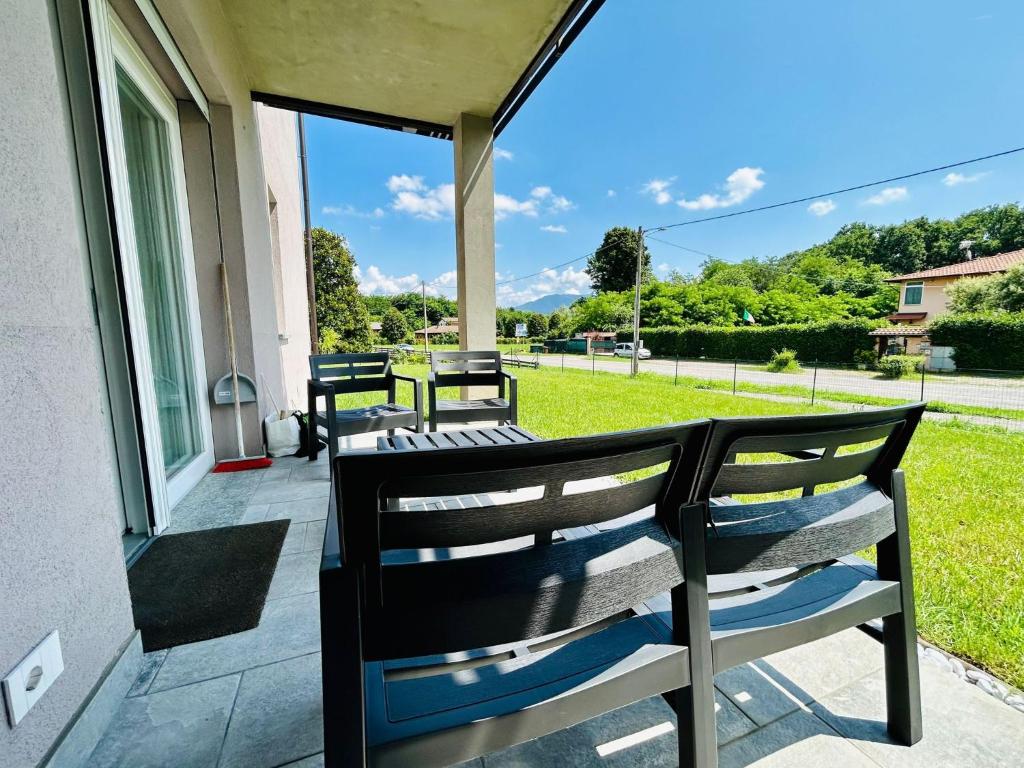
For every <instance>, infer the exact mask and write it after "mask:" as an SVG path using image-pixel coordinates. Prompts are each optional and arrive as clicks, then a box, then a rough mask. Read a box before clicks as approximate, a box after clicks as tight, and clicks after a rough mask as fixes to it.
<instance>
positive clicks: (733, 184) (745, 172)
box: [676, 166, 764, 211]
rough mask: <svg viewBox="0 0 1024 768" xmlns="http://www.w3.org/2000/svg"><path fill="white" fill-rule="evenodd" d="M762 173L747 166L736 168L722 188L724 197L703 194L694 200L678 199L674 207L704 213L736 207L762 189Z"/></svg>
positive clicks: (758, 169)
mask: <svg viewBox="0 0 1024 768" xmlns="http://www.w3.org/2000/svg"><path fill="white" fill-rule="evenodd" d="M763 173H764V169H763V168H751V167H749V166H744V167H743V168H737V169H736V170H735V171H733V172H732V173H730V174H729V175H728V176H727V177H726V179H725V184H724V186H723V189H724V191H725V194H724V195H720V194H717V193H716V194H709V193H705V194H703V195H700V196H699V197H698V198H697V199H695V200H687V199H685V198H679V199H678V200H676V205H678V206H679V207H680V208H685V209H686V210H688V211H704V210H709V209H711V208H728V207H730V206H733V205H738V204H739V203H742V202H743V201H744V200H746V199H747V198H748V197H750V196H751V195H752V194H754V193H755V192H757V191H758V190H759V189H761V188H762V187H764V181H763V180H762V179H761V174H763Z"/></svg>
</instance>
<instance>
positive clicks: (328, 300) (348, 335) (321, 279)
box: [312, 227, 370, 352]
mask: <svg viewBox="0 0 1024 768" xmlns="http://www.w3.org/2000/svg"><path fill="white" fill-rule="evenodd" d="M312 235H313V277H314V281H315V284H316V322H317V326H318V327H319V329H320V337H321V342H322V347H323V351H325V352H361V351H365V350H368V349H369V348H370V316H369V313H367V311H366V305H365V304H364V303H363V301H362V297H361V296H360V295H359V284H358V283H357V282H356V278H355V266H356V262H355V258H354V257H353V256H352V253H351V251H349V249H348V242H346V240H345V238H344V237H342V236H341V235H338V234H336V233H334V232H331V231H330V230H328V229H324V228H323V227H314V228H313V232H312Z"/></svg>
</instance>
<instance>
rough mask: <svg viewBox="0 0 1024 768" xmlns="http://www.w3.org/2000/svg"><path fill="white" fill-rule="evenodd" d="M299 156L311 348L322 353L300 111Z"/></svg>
mask: <svg viewBox="0 0 1024 768" xmlns="http://www.w3.org/2000/svg"><path fill="white" fill-rule="evenodd" d="M299 158H300V159H301V160H302V213H303V216H304V217H305V220H306V231H305V233H304V235H303V237H304V239H305V240H306V301H307V302H308V303H309V348H310V350H311V351H312V353H313V354H314V355H319V354H320V334H319V332H318V330H317V327H316V283H315V282H314V281H313V228H312V227H311V226H310V223H309V168H308V167H307V166H306V124H305V123H304V122H303V120H302V113H301V112H299Z"/></svg>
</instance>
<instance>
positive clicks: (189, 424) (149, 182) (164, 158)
mask: <svg viewBox="0 0 1024 768" xmlns="http://www.w3.org/2000/svg"><path fill="white" fill-rule="evenodd" d="M93 6H94V7H96V8H98V9H99V12H100V13H101V14H103V15H104V17H105V21H104V23H103V24H98V25H97V26H98V27H101V28H102V31H103V33H104V34H99V33H98V34H97V38H98V43H100V44H99V45H97V59H98V64H99V68H100V75H101V77H100V85H101V96H102V97H103V106H104V121H105V124H106V127H107V142H108V151H109V155H110V171H111V183H112V186H113V191H114V208H115V214H116V218H117V230H118V238H119V241H120V247H121V261H122V268H123V274H124V289H125V294H126V295H125V299H126V303H127V305H128V318H129V325H130V327H131V336H132V349H133V353H134V354H133V357H134V367H135V373H136V382H137V386H138V389H139V400H140V411H141V412H142V419H141V421H142V426H143V430H142V431H143V433H144V442H145V446H146V454H147V456H146V458H147V468H148V471H149V475H150V485H151V490H152V496H153V506H154V510H153V511H154V518H155V520H156V525H155V526H154V528H155V530H156V531H157V532H159V531H160V530H162V529H163V528H164V527H166V526H167V525H168V524H169V523H170V521H171V508H172V507H173V506H174V505H175V504H176V503H177V502H178V501H179V500H180V499H181V498H182V496H184V495H185V494H186V493H187V492H188V491H189V490H190V489H191V488H192V487H193V486H194V485H195V484H196V483H197V482H198V481H199V479H200V478H201V477H202V476H203V475H204V474H205V473H206V472H207V471H208V470H209V468H210V467H211V466H212V464H213V450H212V438H211V435H210V418H209V408H208V404H207V399H206V393H205V389H206V386H205V376H206V374H205V370H204V367H203V356H202V337H201V334H200V332H199V313H198V304H197V296H196V286H195V267H194V262H193V256H192V245H191V238H190V231H189V224H188V207H187V200H186V198H185V179H184V170H183V163H182V157H181V143H180V134H179V126H178V120H177V105H176V103H175V101H174V98H173V97H172V96H171V94H170V93H169V92H168V91H167V89H166V88H165V87H164V85H163V83H162V82H161V81H160V79H159V77H158V76H157V75H156V73H155V72H154V71H153V69H152V67H151V66H150V65H149V63H148V62H147V61H146V59H145V57H144V56H143V55H142V53H141V51H140V50H139V49H138V47H137V46H136V45H135V44H134V42H133V41H132V40H131V38H130V36H129V35H128V33H127V31H126V30H125V29H124V27H123V26H122V25H121V23H120V22H119V20H118V19H117V17H116V16H115V15H114V13H113V12H112V11H111V10H110V8H109V7H108V6H107V4H106V3H105V2H102V0H94V2H93ZM130 527H131V526H130Z"/></svg>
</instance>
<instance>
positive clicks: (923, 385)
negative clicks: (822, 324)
mask: <svg viewBox="0 0 1024 768" xmlns="http://www.w3.org/2000/svg"><path fill="white" fill-rule="evenodd" d="M640 369H641V371H647V372H653V373H660V374H663V375H671V376H672V377H673V381H674V382H675V383H676V384H685V385H689V386H694V387H697V388H703V389H711V390H719V391H723V390H724V391H731V392H732V393H733V394H736V395H749V396H757V397H763V398H767V399H776V400H780V401H806V402H808V403H811V404H820V405H831V406H837V407H839V406H841V407H871V406H883V405H893V404H896V403H900V402H906V401H912V400H924V401H927V402H928V404H929V405H928V409H929V411H930V412H931V413H933V414H941V416H939V418H949V419H952V418H957V419H960V420H961V421H969V422H973V423H981V424H994V425H999V426H1006V427H1009V428H1012V429H1024V372H1022V371H1003V370H963V369H959V370H956V371H943V372H936V371H925V370H918V371H914V372H912V373H908V374H907V375H904V376H902V377H900V378H889V377H886V376H885V375H883V374H882V373H880V372H878V371H874V370H869V369H866V368H865V367H864V366H855V365H848V366H842V365H834V364H818V363H817V362H812V363H801V364H800V369H799V370H795V371H791V372H782V373H780V372H772V371H770V370H769V369H768V361H765V360H738V359H737V360H710V359H706V358H700V359H684V358H676V359H672V360H665V359H659V360H646V361H643V362H642V363H641V366H640Z"/></svg>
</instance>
